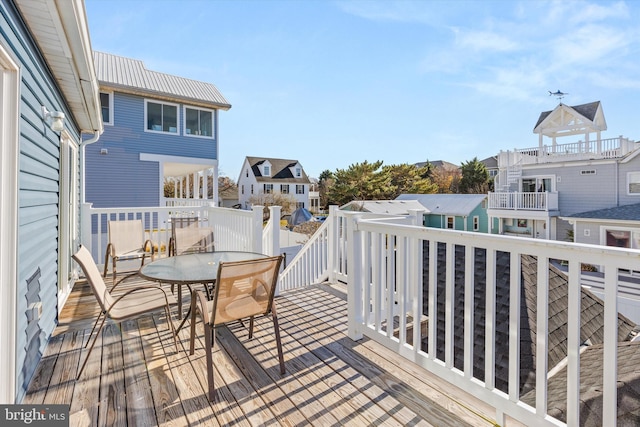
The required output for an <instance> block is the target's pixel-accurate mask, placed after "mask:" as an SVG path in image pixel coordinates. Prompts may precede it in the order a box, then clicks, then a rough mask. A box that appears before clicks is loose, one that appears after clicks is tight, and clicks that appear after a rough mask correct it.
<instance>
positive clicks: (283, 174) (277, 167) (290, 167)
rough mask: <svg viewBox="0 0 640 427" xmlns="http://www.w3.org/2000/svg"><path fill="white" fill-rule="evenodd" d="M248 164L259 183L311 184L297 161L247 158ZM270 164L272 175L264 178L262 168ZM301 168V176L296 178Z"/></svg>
mask: <svg viewBox="0 0 640 427" xmlns="http://www.w3.org/2000/svg"><path fill="white" fill-rule="evenodd" d="M245 162H246V163H248V165H249V167H250V168H251V171H252V172H253V175H254V176H255V177H256V180H257V181H259V182H269V181H280V182H291V183H297V184H309V182H310V181H309V177H308V176H307V174H306V173H305V171H304V168H303V167H302V165H301V164H300V162H299V161H297V160H289V159H273V158H270V157H247V158H246V160H245ZM265 163H268V164H269V165H270V166H271V168H270V175H269V176H263V175H262V168H261V166H262V165H264V164H265ZM297 167H299V168H300V176H299V177H298V176H295V172H296V168H297Z"/></svg>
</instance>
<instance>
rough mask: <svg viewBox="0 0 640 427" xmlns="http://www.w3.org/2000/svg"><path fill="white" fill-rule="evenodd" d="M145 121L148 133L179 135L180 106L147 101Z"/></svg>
mask: <svg viewBox="0 0 640 427" xmlns="http://www.w3.org/2000/svg"><path fill="white" fill-rule="evenodd" d="M144 107H145V121H146V128H145V130H146V131H148V132H165V133H178V106H177V105H175V104H167V103H160V102H154V101H148V100H145V104H144Z"/></svg>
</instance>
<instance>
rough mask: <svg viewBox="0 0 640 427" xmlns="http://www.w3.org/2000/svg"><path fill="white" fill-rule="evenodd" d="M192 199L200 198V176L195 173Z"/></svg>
mask: <svg viewBox="0 0 640 427" xmlns="http://www.w3.org/2000/svg"><path fill="white" fill-rule="evenodd" d="M191 197H192V198H193V199H199V198H200V174H199V173H198V172H194V173H193V194H192V195H191Z"/></svg>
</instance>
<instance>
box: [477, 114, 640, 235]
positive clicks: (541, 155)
mask: <svg viewBox="0 0 640 427" xmlns="http://www.w3.org/2000/svg"><path fill="white" fill-rule="evenodd" d="M606 129H607V125H606V121H605V118H604V113H603V110H602V105H601V103H600V102H599V101H597V102H591V103H588V104H582V105H576V106H573V107H570V106H568V105H564V104H562V103H561V104H559V105H558V106H557V107H556V108H555V109H554V110H552V111H547V112H543V113H542V114H541V115H540V117H539V119H538V121H537V123H536V125H535V127H534V133H537V134H538V135H539V145H538V146H537V147H533V148H525V149H519V150H515V151H513V152H511V151H506V152H500V153H499V154H498V169H499V173H498V175H497V176H496V181H495V186H494V188H495V192H494V193H489V203H488V215H489V219H490V221H489V222H490V223H492V224H493V226H492V230H491V232H492V233H499V234H514V235H520V236H527V237H536V238H543V239H552V240H565V239H567V235H568V233H569V232H570V231H571V230H572V226H571V225H570V224H569V223H568V221H567V220H566V219H563V218H564V217H568V216H570V215H573V214H576V213H579V212H585V211H590V210H597V209H607V208H612V207H618V206H624V205H629V204H635V203H638V202H640V156H638V154H640V150H638V148H639V146H638V143H635V142H633V141H630V140H629V139H627V138H624V137H622V136H620V137H616V138H610V139H603V138H602V137H601V132H602V131H604V130H606ZM545 137H546V138H549V139H550V141H551V144H549V145H544V144H543V142H544V141H543V139H544V138H545ZM566 137H573V138H577V139H579V140H578V141H575V142H570V143H565V144H559V143H558V140H559V139H560V138H566ZM494 219H495V220H494Z"/></svg>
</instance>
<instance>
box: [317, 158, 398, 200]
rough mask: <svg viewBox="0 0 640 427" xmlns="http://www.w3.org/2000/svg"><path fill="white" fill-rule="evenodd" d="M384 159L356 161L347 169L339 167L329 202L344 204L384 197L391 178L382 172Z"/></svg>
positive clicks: (335, 174)
mask: <svg viewBox="0 0 640 427" xmlns="http://www.w3.org/2000/svg"><path fill="white" fill-rule="evenodd" d="M381 166H382V161H380V160H379V161H376V162H373V163H369V162H368V161H366V160H365V161H364V162H363V163H355V164H353V165H351V166H349V167H348V168H347V169H337V170H336V172H335V173H334V174H333V176H334V179H335V181H334V183H333V185H332V186H331V188H330V189H329V203H331V204H337V205H344V204H346V203H349V202H351V201H353V200H380V199H384V195H385V191H387V190H386V189H387V187H389V185H390V182H391V179H390V176H389V174H388V173H382V171H381V170H380V167H381Z"/></svg>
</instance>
